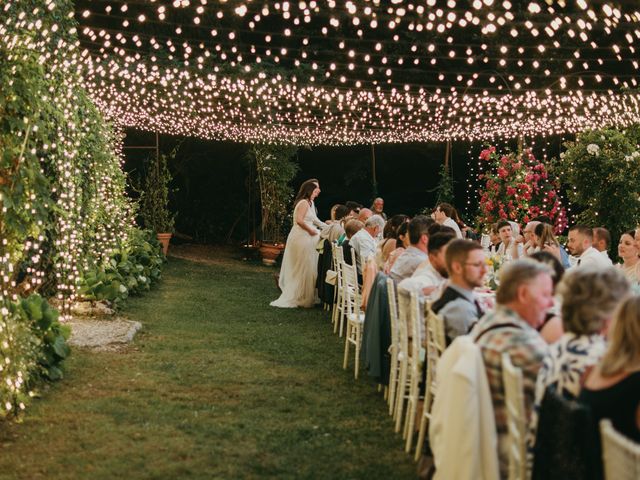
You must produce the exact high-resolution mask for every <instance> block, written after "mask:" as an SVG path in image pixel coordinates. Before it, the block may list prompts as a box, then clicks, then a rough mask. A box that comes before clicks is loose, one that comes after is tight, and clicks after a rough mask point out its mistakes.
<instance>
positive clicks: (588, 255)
mask: <svg viewBox="0 0 640 480" xmlns="http://www.w3.org/2000/svg"><path fill="white" fill-rule="evenodd" d="M567 248H568V249H569V253H571V255H573V256H574V257H578V261H577V262H576V267H584V266H591V267H596V268H604V267H610V266H611V260H610V259H609V257H608V256H606V257H605V256H604V255H602V253H600V252H599V251H598V250H596V249H595V248H593V230H592V229H591V228H590V227H586V226H584V225H574V226H573V227H571V228H570V229H569V240H568V242H567Z"/></svg>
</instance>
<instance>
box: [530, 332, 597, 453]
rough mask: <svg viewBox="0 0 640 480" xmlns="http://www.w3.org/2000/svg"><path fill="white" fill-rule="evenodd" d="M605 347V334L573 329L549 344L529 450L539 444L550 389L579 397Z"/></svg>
mask: <svg viewBox="0 0 640 480" xmlns="http://www.w3.org/2000/svg"><path fill="white" fill-rule="evenodd" d="M605 350H606V342H605V339H604V338H603V337H602V336H601V335H598V334H595V335H576V334H575V333H572V332H567V333H565V334H563V335H562V336H561V337H560V339H559V340H558V341H557V342H556V343H554V344H553V345H551V346H550V347H549V354H548V355H547V356H546V357H545V359H544V361H543V363H542V367H541V368H540V372H539V373H538V380H537V382H536V391H535V400H534V406H533V413H532V415H531V423H530V425H529V438H528V447H529V451H532V450H533V446H534V445H535V439H536V431H537V427H538V413H539V410H540V405H541V404H542V398H543V397H544V393H545V391H546V390H547V388H549V387H552V388H554V389H555V391H556V392H557V393H558V394H560V395H563V396H564V397H566V398H568V399H575V398H577V397H578V395H579V394H580V388H581V381H582V375H583V374H584V372H585V370H586V369H587V368H589V367H591V366H593V365H595V364H597V363H598V362H599V361H600V358H601V357H602V356H603V355H604V352H605Z"/></svg>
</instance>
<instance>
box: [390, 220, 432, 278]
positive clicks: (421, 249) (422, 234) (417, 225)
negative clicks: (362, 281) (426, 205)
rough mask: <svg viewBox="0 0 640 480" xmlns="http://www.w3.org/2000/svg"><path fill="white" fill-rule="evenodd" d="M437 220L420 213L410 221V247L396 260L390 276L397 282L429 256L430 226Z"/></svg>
mask: <svg viewBox="0 0 640 480" xmlns="http://www.w3.org/2000/svg"><path fill="white" fill-rule="evenodd" d="M434 223H435V222H434V221H433V219H431V218H429V217H427V216H425V215H418V216H416V217H414V218H412V219H411V221H410V222H409V242H410V245H409V248H407V249H406V250H405V251H404V252H403V253H402V254H401V255H400V256H399V257H398V259H397V260H396V261H395V262H394V264H393V267H391V271H390V272H389V276H390V277H391V278H392V279H393V281H395V282H400V281H402V280H404V279H405V278H408V277H410V276H411V275H413V272H415V271H416V268H418V265H420V264H421V263H422V262H424V261H425V260H426V259H427V258H428V257H427V245H428V244H429V227H430V226H431V225H433V224H434Z"/></svg>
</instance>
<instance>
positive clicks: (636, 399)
mask: <svg viewBox="0 0 640 480" xmlns="http://www.w3.org/2000/svg"><path fill="white" fill-rule="evenodd" d="M579 400H580V401H581V402H582V403H584V404H586V405H589V407H590V408H591V413H592V415H593V419H594V421H595V422H596V425H597V422H599V421H600V420H601V419H603V418H608V419H610V420H611V423H613V426H614V428H615V429H616V430H617V431H618V432H620V433H622V434H623V435H625V436H627V437H628V438H630V439H631V440H633V441H635V442H640V297H639V296H632V297H629V298H627V299H626V300H625V301H624V302H623V303H622V305H620V308H619V309H618V311H617V313H616V315H615V318H614V320H613V324H612V326H611V328H610V329H609V346H608V348H607V351H606V353H605V354H604V356H603V357H602V361H601V362H600V365H598V366H597V367H595V368H594V369H593V370H591V372H590V373H589V374H588V375H587V377H586V380H585V382H584V386H583V388H582V392H581V393H580V398H579Z"/></svg>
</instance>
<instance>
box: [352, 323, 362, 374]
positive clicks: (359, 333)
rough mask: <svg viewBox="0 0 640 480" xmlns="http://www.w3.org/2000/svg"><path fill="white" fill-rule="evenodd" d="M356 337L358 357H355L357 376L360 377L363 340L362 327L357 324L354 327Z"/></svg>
mask: <svg viewBox="0 0 640 480" xmlns="http://www.w3.org/2000/svg"><path fill="white" fill-rule="evenodd" d="M354 330H355V337H356V358H355V362H356V365H355V378H356V380H357V379H358V372H359V371H360V342H361V341H362V327H361V326H360V325H356V326H355V327H354Z"/></svg>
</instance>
